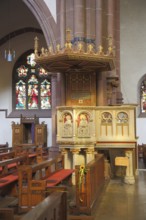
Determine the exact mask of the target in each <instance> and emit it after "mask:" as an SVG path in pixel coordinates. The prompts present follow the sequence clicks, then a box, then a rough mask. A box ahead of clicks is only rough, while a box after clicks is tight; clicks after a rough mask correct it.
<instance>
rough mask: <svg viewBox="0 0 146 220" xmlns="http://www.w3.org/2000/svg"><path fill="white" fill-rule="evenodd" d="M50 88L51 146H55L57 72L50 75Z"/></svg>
mask: <svg viewBox="0 0 146 220" xmlns="http://www.w3.org/2000/svg"><path fill="white" fill-rule="evenodd" d="M51 88H52V146H53V147H55V146H56V133H57V131H56V106H57V74H53V75H52V77H51Z"/></svg>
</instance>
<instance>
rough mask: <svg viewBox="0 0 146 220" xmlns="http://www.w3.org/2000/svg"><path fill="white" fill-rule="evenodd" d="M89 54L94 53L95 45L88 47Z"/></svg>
mask: <svg viewBox="0 0 146 220" xmlns="http://www.w3.org/2000/svg"><path fill="white" fill-rule="evenodd" d="M88 53H93V45H92V44H89V45H88Z"/></svg>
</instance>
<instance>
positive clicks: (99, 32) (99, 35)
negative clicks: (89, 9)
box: [95, 0, 103, 47]
mask: <svg viewBox="0 0 146 220" xmlns="http://www.w3.org/2000/svg"><path fill="white" fill-rule="evenodd" d="M102 1H103V0H96V24H95V25H96V27H95V29H96V47H98V46H99V45H102V25H103V21H102Z"/></svg>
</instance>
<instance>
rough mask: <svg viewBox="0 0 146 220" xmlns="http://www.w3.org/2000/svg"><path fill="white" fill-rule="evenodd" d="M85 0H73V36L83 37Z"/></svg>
mask: <svg viewBox="0 0 146 220" xmlns="http://www.w3.org/2000/svg"><path fill="white" fill-rule="evenodd" d="M84 2H85V0H74V36H75V37H80V38H82V37H85V36H84V33H85V8H84V7H85V4H84Z"/></svg>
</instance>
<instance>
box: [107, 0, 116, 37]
mask: <svg viewBox="0 0 146 220" xmlns="http://www.w3.org/2000/svg"><path fill="white" fill-rule="evenodd" d="M107 2H108V3H107V37H112V38H113V39H114V28H115V27H114V0H108V1H107Z"/></svg>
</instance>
